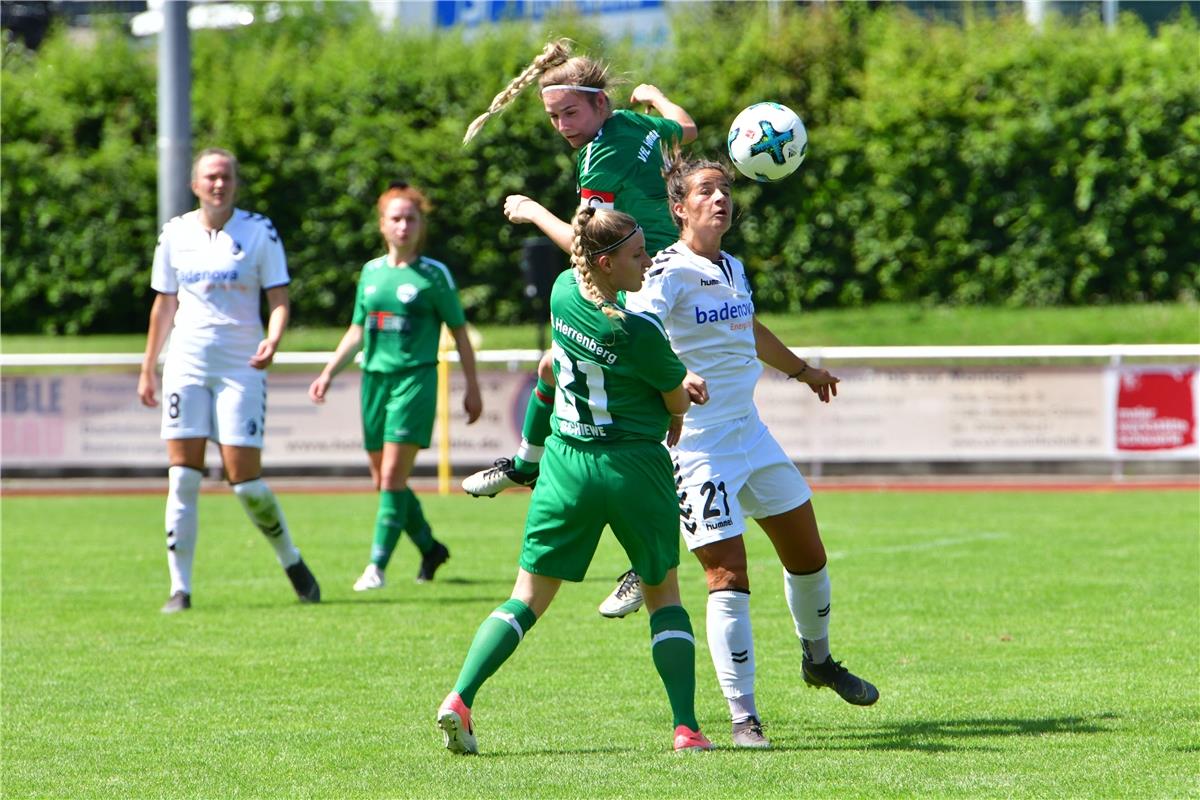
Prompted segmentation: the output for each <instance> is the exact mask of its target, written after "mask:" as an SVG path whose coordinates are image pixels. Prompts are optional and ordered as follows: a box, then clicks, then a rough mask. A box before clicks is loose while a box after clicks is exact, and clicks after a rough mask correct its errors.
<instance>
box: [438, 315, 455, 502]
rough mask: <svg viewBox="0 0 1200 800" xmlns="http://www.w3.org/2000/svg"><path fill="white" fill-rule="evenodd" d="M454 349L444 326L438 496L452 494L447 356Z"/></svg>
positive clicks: (440, 351)
mask: <svg viewBox="0 0 1200 800" xmlns="http://www.w3.org/2000/svg"><path fill="white" fill-rule="evenodd" d="M452 347H454V338H453V337H452V336H450V331H449V330H447V329H446V326H445V325H443V326H442V335H441V339H440V340H439V342H438V365H437V378H438V392H437V420H438V424H437V429H438V494H441V495H447V494H450V362H449V360H447V358H446V354H447V353H449V352H450V349H451V348H452Z"/></svg>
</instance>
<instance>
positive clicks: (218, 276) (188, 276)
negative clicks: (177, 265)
mask: <svg viewBox="0 0 1200 800" xmlns="http://www.w3.org/2000/svg"><path fill="white" fill-rule="evenodd" d="M237 279H238V271H237V270H236V269H199V270H188V271H184V272H180V273H179V282H180V283H199V282H200V281H207V282H209V283H237Z"/></svg>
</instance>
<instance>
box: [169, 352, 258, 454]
mask: <svg viewBox="0 0 1200 800" xmlns="http://www.w3.org/2000/svg"><path fill="white" fill-rule="evenodd" d="M162 409H163V414H162V438H164V439H212V440H213V441H214V442H216V443H217V444H228V445H235V446H238V447H257V448H258V449H259V450H261V449H262V446H263V425H264V423H265V421H266V415H267V373H266V371H264V370H260V369H254V368H253V367H247V368H246V369H244V370H237V371H236V372H233V373H229V374H225V375H222V376H220V377H216V376H205V375H199V374H196V373H194V372H189V371H186V370H182V369H172V368H171V365H170V361H168V362H167V366H166V367H165V368H164V369H163V380H162Z"/></svg>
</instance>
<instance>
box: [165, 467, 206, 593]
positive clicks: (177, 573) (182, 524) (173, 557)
mask: <svg viewBox="0 0 1200 800" xmlns="http://www.w3.org/2000/svg"><path fill="white" fill-rule="evenodd" d="M203 477H204V475H203V473H202V472H200V470H198V469H192V468H191V467H171V468H170V469H168V470H167V515H166V520H165V525H166V531H167V570H168V571H169V572H170V573H171V594H175V593H176V592H187V593H188V594H191V593H192V560H193V559H194V558H195V556H196V536H197V534H198V533H199V530H200V509H199V503H200V479H201V478H203Z"/></svg>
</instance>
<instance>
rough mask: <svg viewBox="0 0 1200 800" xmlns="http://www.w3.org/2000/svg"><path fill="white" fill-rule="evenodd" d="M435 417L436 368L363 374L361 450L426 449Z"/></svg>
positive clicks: (431, 366) (428, 367)
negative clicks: (388, 446) (386, 445)
mask: <svg viewBox="0 0 1200 800" xmlns="http://www.w3.org/2000/svg"><path fill="white" fill-rule="evenodd" d="M436 416H437V365H435V364H431V365H429V366H427V367H415V368H413V369H409V370H405V371H404V372H364V373H363V374H362V428H363V447H364V448H365V449H366V450H367V451H368V452H370V451H375V450H382V449H383V443H384V442H393V443H395V444H415V445H417V446H419V447H429V441H430V439H432V438H433V421H434V417H436Z"/></svg>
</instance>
